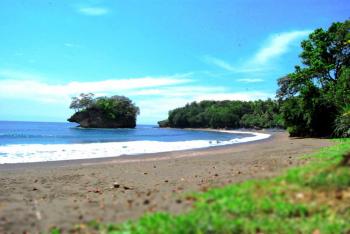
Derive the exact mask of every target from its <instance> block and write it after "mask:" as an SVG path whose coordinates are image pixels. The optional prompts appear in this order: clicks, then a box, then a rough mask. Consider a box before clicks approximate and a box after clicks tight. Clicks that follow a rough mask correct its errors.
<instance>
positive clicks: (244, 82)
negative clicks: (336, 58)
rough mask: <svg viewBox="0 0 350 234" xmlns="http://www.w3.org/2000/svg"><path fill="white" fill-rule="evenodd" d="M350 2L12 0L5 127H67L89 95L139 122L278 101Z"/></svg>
mask: <svg viewBox="0 0 350 234" xmlns="http://www.w3.org/2000/svg"><path fill="white" fill-rule="evenodd" d="M349 12H350V3H349V1H347V0H343V1H340V0H333V1H326V0H303V1H301V0H295V1H272V0H254V1H253V0H230V1H229V0H228V1H224V0H211V1H206V0H177V1H175V0H167V1H164V0H150V1H146V0H130V1H121V0H120V1H119V0H105V1H102V0H95V1H94V0H91V1H88V0H84V1H75V0H60V1H58V0H57V1H54V0H51V1H46V0H40V1H38V0H26V1H13V0H2V1H1V2H0V35H1V39H0V42H1V43H0V51H1V53H0V120H29V121H65V120H66V119H67V117H69V116H70V114H71V113H72V111H71V110H69V108H68V107H69V103H70V98H71V97H72V96H75V95H77V94H79V93H81V92H93V93H95V94H96V95H98V96H100V95H115V94H117V95H126V96H128V97H130V98H131V99H132V100H133V101H134V102H135V103H136V105H138V106H139V107H140V108H141V115H140V116H139V118H138V123H147V124H149V123H156V122H157V121H158V120H161V119H164V118H166V117H167V112H168V110H170V109H173V108H175V107H179V106H182V105H184V104H186V103H187V102H191V101H200V100H204V99H212V100H226V99H229V100H255V99H266V98H268V97H272V98H273V97H274V95H275V90H276V88H277V85H276V79H277V78H279V77H281V76H283V75H285V74H287V73H289V72H292V71H293V67H294V65H295V64H298V63H299V58H298V54H299V53H300V47H299V44H300V41H301V40H303V39H305V38H306V37H307V35H308V34H309V33H310V32H311V31H312V30H314V29H315V28H319V27H323V28H327V27H328V26H329V25H330V24H331V23H332V22H334V21H344V20H346V19H348V18H349Z"/></svg>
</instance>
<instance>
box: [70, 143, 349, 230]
mask: <svg viewBox="0 0 350 234" xmlns="http://www.w3.org/2000/svg"><path fill="white" fill-rule="evenodd" d="M336 141H337V145H335V146H332V147H328V148H324V149H322V150H321V151H320V152H318V153H316V154H312V155H308V156H306V157H309V158H311V162H310V163H309V164H306V165H304V166H301V167H297V168H293V169H290V170H288V171H287V172H286V173H285V174H283V175H281V176H279V177H275V178H272V179H266V180H253V181H247V182H243V183H240V184H233V185H229V186H226V187H223V188H216V189H211V190H209V191H207V192H204V193H199V194H193V195H191V196H192V199H193V200H195V202H194V208H193V209H192V210H191V211H189V212H188V213H184V214H181V215H171V214H167V213H153V214H147V215H145V216H143V217H142V218H140V219H138V220H136V221H129V222H125V223H122V224H102V223H97V222H92V223H90V224H88V225H87V226H86V227H85V228H83V229H84V230H80V231H83V232H84V233H86V232H87V233H89V232H90V231H91V232H96V231H97V232H100V233H108V234H112V233H125V234H126V233H137V234H146V233H147V234H148V233H152V234H153V233H154V234H157V233H174V234H185V233H193V234H201V233H336V234H339V233H349V232H350V167H349V166H340V161H341V160H342V157H343V155H344V154H346V153H348V152H350V138H347V139H342V140H336ZM77 231H78V232H79V230H77Z"/></svg>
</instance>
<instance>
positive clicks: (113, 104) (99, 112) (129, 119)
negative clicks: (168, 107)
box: [68, 93, 139, 128]
mask: <svg viewBox="0 0 350 234" xmlns="http://www.w3.org/2000/svg"><path fill="white" fill-rule="evenodd" d="M70 108H71V109H74V110H75V111H76V112H75V113H74V115H73V116H72V117H70V118H69V119H68V121H70V122H76V123H79V124H80V126H81V127H86V128H89V127H92V128H134V127H135V126H136V117H137V115H138V114H139V108H138V107H136V106H135V104H134V103H133V102H132V101H131V100H130V99H129V98H127V97H124V96H112V97H98V98H94V94H92V93H89V94H84V93H82V94H80V96H79V97H73V98H72V102H71V105H70Z"/></svg>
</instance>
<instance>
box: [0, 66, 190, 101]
mask: <svg viewBox="0 0 350 234" xmlns="http://www.w3.org/2000/svg"><path fill="white" fill-rule="evenodd" d="M0 78H2V80H0V97H1V98H15V99H31V100H35V101H41V102H67V100H69V99H70V97H72V96H75V95H78V94H80V93H87V92H92V93H97V94H98V93H99V94H106V95H108V94H117V93H129V92H132V91H138V90H142V89H147V88H154V87H161V86H172V85H180V84H185V83H189V82H192V81H191V80H190V79H189V77H187V76H186V75H181V74H180V75H173V76H162V77H141V78H129V79H109V80H103V81H94V82H77V81H75V82H69V83H65V84H49V83H47V82H44V81H40V80H38V79H36V78H40V79H41V80H42V79H43V77H42V76H36V75H32V74H27V73H24V72H17V71H9V70H7V71H6V72H1V71H0Z"/></svg>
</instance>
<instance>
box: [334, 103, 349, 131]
mask: <svg viewBox="0 0 350 234" xmlns="http://www.w3.org/2000/svg"><path fill="white" fill-rule="evenodd" d="M334 134H335V135H336V136H339V137H350V104H349V105H348V106H346V107H345V108H344V109H343V112H342V113H341V114H340V115H339V116H338V117H337V118H336V120H335V130H334Z"/></svg>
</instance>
